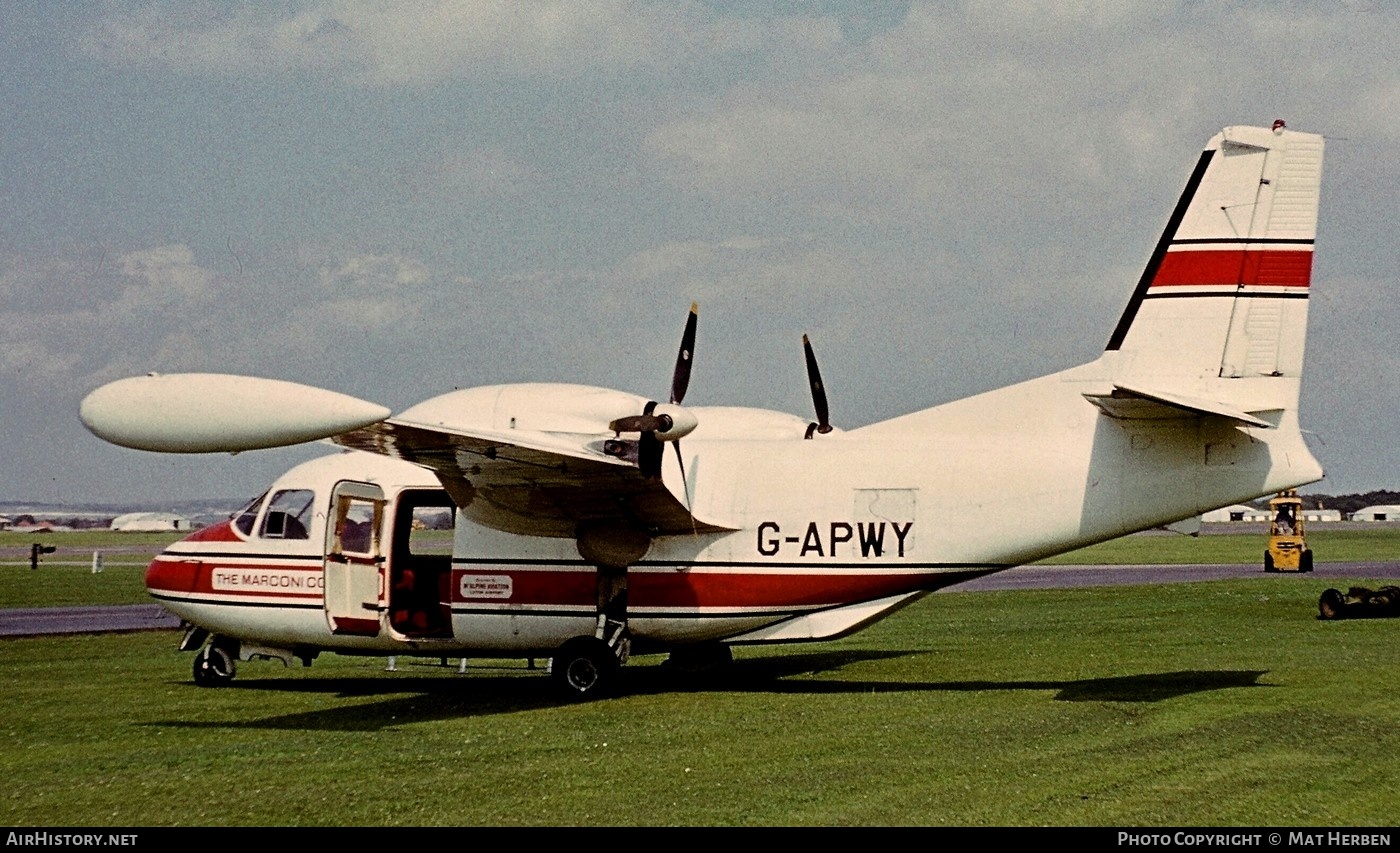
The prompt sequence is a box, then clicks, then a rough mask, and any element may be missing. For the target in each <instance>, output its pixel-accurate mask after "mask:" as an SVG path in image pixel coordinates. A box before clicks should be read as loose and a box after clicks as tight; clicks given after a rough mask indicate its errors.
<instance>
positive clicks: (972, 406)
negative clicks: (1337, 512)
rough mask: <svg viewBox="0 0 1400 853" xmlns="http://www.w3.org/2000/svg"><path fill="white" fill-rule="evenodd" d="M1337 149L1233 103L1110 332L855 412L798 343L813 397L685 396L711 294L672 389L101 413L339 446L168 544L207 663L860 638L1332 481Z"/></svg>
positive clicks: (150, 386) (159, 384) (229, 666)
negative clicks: (1309, 368) (1317, 359)
mask: <svg viewBox="0 0 1400 853" xmlns="http://www.w3.org/2000/svg"><path fill="white" fill-rule="evenodd" d="M1322 149H1323V140H1322V137H1321V136H1317V135H1314V134H1307V133H1297V132H1294V131H1291V130H1288V129H1286V128H1285V127H1284V126H1283V123H1282V122H1277V123H1276V124H1275V126H1274V127H1273V128H1256V127H1230V128H1226V129H1225V130H1224V131H1222V132H1221V133H1220V134H1218V135H1217V136H1215V137H1214V138H1213V139H1211V140H1210V142H1209V143H1208V144H1207V146H1206V148H1205V151H1204V152H1203V153H1202V154H1201V157H1200V159H1199V160H1198V161H1197V162H1196V166H1195V168H1194V169H1193V170H1192V172H1191V176H1190V179H1189V180H1188V181H1187V184H1186V189H1185V192H1184V193H1183V194H1182V196H1181V199H1180V201H1179V202H1178V203H1177V206H1176V209H1175V210H1174V211H1173V212H1172V214H1171V218H1170V219H1169V220H1168V222H1167V226H1166V230H1165V232H1164V233H1163V235H1162V238H1161V240H1160V241H1159V242H1158V243H1157V247H1156V250H1155V251H1153V253H1152V256H1151V259H1150V260H1149V261H1148V263H1147V268H1146V270H1145V271H1144V272H1143V274H1142V278H1141V280H1140V281H1139V282H1138V285H1137V288H1136V290H1135V291H1134V292H1133V294H1132V299H1131V300H1130V301H1129V303H1128V307H1127V310H1126V311H1124V313H1123V316H1122V318H1121V319H1120V320H1119V321H1118V325H1117V327H1116V328H1115V329H1114V330H1113V332H1112V334H1111V335H1110V337H1109V339H1108V347H1107V349H1106V351H1105V352H1104V353H1103V355H1102V356H1100V357H1099V358H1098V359H1097V360H1095V361H1093V362H1091V363H1089V364H1085V365H1082V366H1080V367H1075V368H1072V369H1070V370H1065V371H1062V372H1060V373H1055V374H1052V375H1049V376H1045V377H1042V378H1040V379H1034V380H1031V381H1028V382H1022V383H1019V384H1016V385H1012V386H1009V387H1006V388H1001V389H999V390H995V391H990V392H987V393H984V394H979V395H976V396H973V397H970V398H967V399H964V400H959V401H956V402H952V403H948V404H946V405H941V406H937V407H935V408H931V409H925V410H923V411H919V412H914V413H913V414H909V415H905V416H903V417H898V418H894V419H893V420H888V421H882V422H880V423H874V424H870V425H868V426H863V427H859V428H856V429H848V430H844V431H843V430H837V429H834V428H832V426H831V425H830V424H829V423H828V422H827V406H826V399H825V392H824V390H823V388H822V384H821V379H820V376H819V374H818V372H817V369H816V364H815V361H814V359H813V358H812V354H811V347H810V345H807V347H806V348H807V361H808V371H809V378H810V381H811V385H812V391H813V396H814V401H815V404H816V410H817V422H816V423H808V421H807V419H805V418H799V417H796V416H794V415H789V414H783V413H780V412H774V411H767V410H762V409H748V408H730V407H699V406H696V407H683V406H682V405H681V400H682V398H683V397H684V395H685V391H686V386H687V384H688V381H689V376H690V366H691V360H690V359H691V354H692V352H693V347H694V340H695V319H696V317H695V313H694V309H693V308H692V313H691V315H690V318H689V322H688V323H687V325H686V329H685V333H684V337H683V339H682V344H681V351H680V358H679V360H678V362H677V365H676V371H675V375H674V380H673V385H672V389H671V393H670V398H669V401H668V402H665V403H659V402H654V401H650V400H648V399H646V398H645V397H639V396H636V395H633V394H628V393H624V392H622V391H612V390H608V389H604V388H592V387H583V386H578V385H563V384H520V385H498V386H489V387H483V388H472V389H468V390H463V391H454V392H452V393H449V394H444V395H442V396H440V397H435V398H433V399H431V400H428V401H427V402H424V403H420V404H418V405H416V406H413V407H412V408H410V409H408V410H407V411H405V412H403V413H402V414H399V415H397V416H390V412H389V410H388V409H385V408H383V407H381V406H377V405H374V404H372V403H368V402H365V401H362V400H358V399H355V398H352V397H347V396H345V395H341V394H336V393H334V392H330V391H325V390H321V389H316V388H308V387H306V386H303V385H296V384H293V383H289V382H281V381H275V380H269V379H255V378H249V377H239V376H226V375H211V374H181V375H168V376H161V375H151V376H143V377H136V378H131V379H123V380H120V381H117V382H113V383H111V384H109V385H105V386H103V387H101V388H98V389H97V390H95V391H93V392H92V393H91V394H90V395H89V396H88V397H87V398H86V399H85V400H84V401H83V404H82V411H81V416H82V419H83V422H84V423H85V424H86V425H87V427H88V428H89V429H90V430H91V431H92V432H94V433H95V434H97V435H98V436H100V437H102V438H103V439H106V440H107V441H110V442H113V443H115V444H119V445H123V446H126V447H133V448H139V449H144V450H153V451H162V452H173V453H206V452H237V451H243V450H249V449H254V448H261V447H274V446H281V445H287V444H295V443H299V442H305V441H314V440H319V439H329V440H330V441H332V442H334V443H336V444H339V445H343V446H344V447H345V448H348V450H347V451H341V452H339V453H337V454H335V455H332V456H329V457H326V458H323V459H319V460H315V461H312V462H308V463H306V464H304V465H301V466H298V467H296V468H293V469H292V470H291V471H289V472H287V473H286V474H285V475H284V476H283V477H282V478H281V479H279V480H278V481H277V482H276V483H274V484H273V485H272V487H271V488H270V489H269V490H268V491H267V493H266V494H264V495H263V496H261V497H259V498H257V499H256V500H254V501H253V502H252V503H250V504H248V506H247V507H246V508H244V509H243V510H242V511H240V512H238V513H237V514H236V515H234V516H233V517H232V518H230V520H228V521H227V522H224V523H221V524H217V525H214V526H212V527H208V528H205V529H203V530H199V531H197V532H196V533H194V534H193V535H191V536H188V537H186V538H185V539H183V540H182V541H180V542H178V543H176V544H174V545H172V546H171V547H170V548H168V549H167V550H166V551H165V552H163V553H162V554H160V555H159V556H158V557H156V559H155V561H154V562H153V563H152V564H151V567H150V569H149V571H148V572H147V575H146V584H147V586H148V587H149V589H150V592H151V594H152V595H154V596H155V597H156V598H157V599H159V600H160V601H161V603H162V604H164V606H165V607H166V608H168V609H169V610H170V611H172V612H173V613H175V614H176V615H178V616H180V617H181V618H182V619H184V620H185V622H186V623H188V625H189V626H190V628H189V631H188V632H187V634H186V636H185V639H184V641H183V642H182V648H183V649H184V650H187V651H194V650H197V649H200V647H201V646H202V647H203V648H202V650H201V651H200V652H199V654H198V655H197V659H196V661H195V665H194V678H195V681H196V682H198V683H199V684H204V685H218V684H224V683H226V682H228V681H229V680H230V679H231V678H233V676H234V669H235V665H236V662H237V661H240V660H248V659H251V658H254V657H269V658H280V659H282V660H283V661H284V662H290V661H291V660H292V659H293V658H297V659H300V660H301V661H302V662H303V663H304V664H307V665H309V664H310V662H311V660H312V659H313V658H314V657H316V656H317V655H318V654H319V653H320V652H322V651H335V652H339V653H343V654H366V655H371V654H372V655H385V656H394V655H405V656H407V655H423V656H432V657H448V656H461V657H477V656H480V657H517V656H518V657H522V658H524V657H549V658H550V671H551V673H552V677H553V678H554V679H555V680H556V681H557V682H558V684H559V685H560V686H561V687H562V688H563V689H564V690H565V691H566V692H567V693H568V694H571V695H575V696H580V697H583V696H592V695H597V694H601V693H607V692H610V691H611V690H612V689H613V688H614V687H615V686H616V684H617V682H618V680H619V679H620V677H621V672H622V670H621V665H622V664H623V663H624V662H625V661H626V660H627V658H628V655H629V653H637V654H641V653H669V654H670V655H671V659H670V661H668V663H673V664H676V665H677V668H678V669H680V670H681V671H687V670H688V669H689V668H690V667H695V668H708V667H711V666H715V665H721V664H724V663H726V662H728V661H729V660H731V659H732V658H731V648H730V647H731V646H733V645H737V644H754V643H788V642H797V641H808V640H827V639H832V638H836V637H841V636H845V635H847V634H850V633H852V632H853V631H857V630H859V629H861V628H864V627H865V626H867V625H870V624H871V623H873V622H875V621H876V620H878V619H881V618H882V617H884V616H887V615H889V614H890V613H892V612H894V611H895V610H897V609H899V608H900V607H902V606H904V605H907V604H909V603H910V602H912V601H914V600H916V599H918V598H920V597H921V596H924V595H926V594H928V593H929V592H931V591H933V590H936V589H940V588H942V587H946V586H949V585H950V584H955V583H958V582H960V581H966V580H968V579H970V578H975V577H978V576H980V575H986V574H989V573H991V572H998V571H1002V570H1004V569H1008V568H1011V567H1013V566H1016V565H1019V564H1022V563H1026V562H1029V561H1032V560H1037V559H1040V558H1042V557H1047V556H1050V555H1052V554H1057V553H1061V552H1065V551H1069V550H1072V549H1075V548H1080V547H1083V546H1085V545H1089V544H1091V543H1094V542H1100V541H1103V540H1106V539H1112V538H1114V537H1117V536H1122V535H1124V534H1127V533H1131V532H1134V531H1138V530H1143V529H1147V528H1153V527H1158V526H1163V525H1168V524H1171V523H1174V522H1177V521H1180V520H1182V519H1188V518H1190V517H1192V516H1195V515H1198V514H1199V513H1201V512H1203V511H1205V510H1209V509H1212V508H1214V507H1219V506H1223V505H1225V504H1230V503H1236V502H1241V501H1246V500H1250V499H1252V498H1256V497H1259V496H1262V495H1266V494H1270V493H1273V492H1277V491H1279V490H1282V489H1288V488H1293V487H1296V486H1300V485H1303V484H1305V483H1310V482H1313V481H1315V480H1318V479H1319V478H1321V476H1322V469H1321V467H1320V466H1319V465H1318V463H1317V461H1316V460H1315V459H1314V458H1313V456H1312V454H1311V453H1310V452H1309V450H1308V448H1307V446H1306V445H1305V444H1304V441H1303V436H1302V434H1301V432H1300V430H1299V425H1298V413H1297V404H1298V389H1299V380H1300V376H1301V372H1302V367H1303V341H1304V334H1305V327H1306V315H1307V306H1308V301H1307V300H1308V286H1309V280H1310V278H1311V270H1312V257H1313V238H1314V235H1315V233H1316V222H1317V209H1318V194H1319V187H1320V181H1321V169H1322ZM668 448H669V449H668ZM949 495H955V496H957V502H956V503H954V502H951V501H950V500H948V499H947V498H946V496H949ZM1007 506H1015V507H1016V508H1017V512H1016V514H1015V515H1014V516H1013V515H1009V514H1006V513H1004V512H1003V511H1002V510H1003V509H1004V508H1005V507H1007ZM449 527H450V528H452V529H453V532H452V533H451V534H448V533H446V532H440V530H442V529H444V528H449ZM206 639H207V640H208V643H207V645H205V640H206Z"/></svg>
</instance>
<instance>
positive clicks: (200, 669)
mask: <svg viewBox="0 0 1400 853" xmlns="http://www.w3.org/2000/svg"><path fill="white" fill-rule="evenodd" d="M235 672H237V666H236V665H235V663H234V660H233V655H231V654H229V652H228V649H225V648H223V647H222V646H216V645H214V644H212V643H211V644H209V645H207V646H205V647H204V650H203V651H201V652H200V653H199V654H197V655H195V658H194V683H195V684H198V685H199V686H200V687H223V686H224V685H225V684H228V683H229V682H230V681H232V680H233V676H234V673H235Z"/></svg>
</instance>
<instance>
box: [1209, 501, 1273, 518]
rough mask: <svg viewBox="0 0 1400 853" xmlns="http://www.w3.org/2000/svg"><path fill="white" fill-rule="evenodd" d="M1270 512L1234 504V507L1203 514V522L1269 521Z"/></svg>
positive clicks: (1225, 507)
mask: <svg viewBox="0 0 1400 853" xmlns="http://www.w3.org/2000/svg"><path fill="white" fill-rule="evenodd" d="M1268 520H1269V511H1268V510H1267V509H1255V508H1254V507H1252V506H1245V505H1244V504H1234V505H1233V506H1222V507H1221V508H1220V509H1213V510H1211V511H1210V512H1207V513H1202V514H1201V521H1206V522H1222V521H1268Z"/></svg>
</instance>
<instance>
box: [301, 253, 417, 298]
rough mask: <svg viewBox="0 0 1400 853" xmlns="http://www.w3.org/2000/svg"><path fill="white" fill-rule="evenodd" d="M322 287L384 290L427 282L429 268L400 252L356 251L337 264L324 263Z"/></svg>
mask: <svg viewBox="0 0 1400 853" xmlns="http://www.w3.org/2000/svg"><path fill="white" fill-rule="evenodd" d="M319 278H320V282H321V286H322V287H326V288H331V289H348V288H353V289H357V290H385V289H394V288H400V287H410V286H414V285H420V284H424V283H426V282H427V281H428V280H429V279H430V278H431V275H430V274H429V272H428V268H427V267H426V266H424V265H423V264H422V263H420V262H419V261H416V260H414V259H413V258H405V257H402V256H399V255H356V256H354V257H350V258H346V259H345V260H344V261H343V262H341V263H340V264H339V265H338V266H335V267H330V266H322V267H321V269H320V273H319Z"/></svg>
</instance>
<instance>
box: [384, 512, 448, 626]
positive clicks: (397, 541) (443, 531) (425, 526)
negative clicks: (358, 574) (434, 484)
mask: <svg viewBox="0 0 1400 853" xmlns="http://www.w3.org/2000/svg"><path fill="white" fill-rule="evenodd" d="M393 515H394V523H393V525H392V529H393V537H392V541H391V542H390V543H389V545H388V547H387V548H385V549H384V550H385V551H386V552H387V553H388V554H389V572H388V574H389V627H390V628H392V629H393V630H394V633H395V635H396V636H401V637H403V638H405V639H414V640H432V639H450V638H451V637H452V543H453V531H454V528H455V521H456V517H457V507H456V505H455V504H453V503H452V499H451V498H450V497H448V495H447V492H446V491H444V490H442V489H405V490H404V491H402V492H400V493H399V496H398V498H397V499H396V500H395V502H394V508H393Z"/></svg>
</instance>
